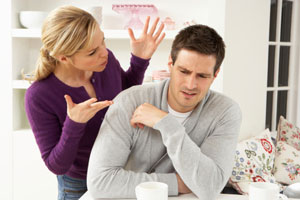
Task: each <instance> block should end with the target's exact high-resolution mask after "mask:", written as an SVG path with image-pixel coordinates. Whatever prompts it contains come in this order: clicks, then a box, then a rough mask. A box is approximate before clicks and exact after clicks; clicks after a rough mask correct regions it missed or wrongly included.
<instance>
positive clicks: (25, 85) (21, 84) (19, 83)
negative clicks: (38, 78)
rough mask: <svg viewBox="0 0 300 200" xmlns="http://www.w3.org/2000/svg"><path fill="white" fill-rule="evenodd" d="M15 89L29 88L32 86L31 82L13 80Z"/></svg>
mask: <svg viewBox="0 0 300 200" xmlns="http://www.w3.org/2000/svg"><path fill="white" fill-rule="evenodd" d="M12 85H13V88H14V89H27V88H28V87H29V86H30V83H29V82H28V81H26V80H13V84H12Z"/></svg>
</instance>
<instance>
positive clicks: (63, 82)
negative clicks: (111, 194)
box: [25, 6, 164, 199]
mask: <svg viewBox="0 0 300 200" xmlns="http://www.w3.org/2000/svg"><path fill="white" fill-rule="evenodd" d="M149 20H150V19H149V17H148V18H147V20H146V23H145V26H144V30H143V32H142V34H141V37H140V38H138V39H136V38H135V37H134V34H133V31H132V30H131V29H129V36H130V38H131V49H132V57H131V62H130V68H129V69H128V70H127V71H126V72H124V71H123V70H122V68H121V66H120V64H119V62H118V61H117V60H116V58H115V57H114V55H113V53H112V52H111V51H110V50H108V49H106V46H105V42H104V35H103V32H102V31H101V30H100V28H99V25H98V24H97V22H96V21H95V19H94V18H93V17H92V16H91V15H90V14H89V13H87V12H85V11H83V10H81V9H79V8H76V7H73V6H63V7H60V8H58V9H55V10H54V11H52V12H51V13H50V14H49V16H48V17H47V19H46V20H45V22H44V24H43V28H42V44H43V46H42V48H41V50H40V56H39V60H38V63H37V69H36V71H35V78H34V81H35V82H34V83H33V84H32V85H31V86H30V87H29V89H28V90H27V92H26V96H25V109H26V113H27V117H28V119H29V122H30V125H31V128H32V130H33V133H34V136H35V139H36V142H37V144H38V146H39V149H40V152H41V155H42V158H43V160H44V162H45V164H46V166H47V167H48V169H49V170H50V171H51V172H53V173H54V174H57V178H58V189H59V192H58V193H59V195H58V199H79V198H80V196H81V195H83V194H84V193H85V191H86V190H87V188H86V174H87V166H88V159H89V155H90V152H91V148H92V146H93V143H94V141H95V138H96V136H97V134H98V130H99V127H100V125H101V123H102V120H103V118H104V115H105V113H106V111H107V106H109V105H111V104H112V103H113V102H112V101H110V100H112V99H113V98H114V97H115V96H116V95H117V94H118V93H119V92H121V91H122V90H124V89H126V88H128V87H130V86H132V85H136V84H141V83H142V80H143V76H144V73H145V70H146V68H147V66H148V64H149V59H150V58H151V56H152V54H153V53H154V51H155V50H156V48H157V46H158V45H159V44H160V42H161V41H162V39H163V38H164V34H161V32H162V30H163V25H161V26H160V27H159V28H158V30H157V32H156V33H155V34H154V31H155V29H156V26H157V23H158V20H159V19H156V21H155V22H154V24H153V26H152V27H151V29H150V31H149V32H148V25H149Z"/></svg>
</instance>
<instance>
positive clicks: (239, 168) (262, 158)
mask: <svg viewBox="0 0 300 200" xmlns="http://www.w3.org/2000/svg"><path fill="white" fill-rule="evenodd" d="M274 158H275V146H274V144H273V142H272V139H271V133H270V131H269V129H266V130H265V131H263V132H262V133H261V134H260V135H258V136H255V137H252V138H250V139H248V140H244V141H241V142H239V143H238V146H237V150H236V154H235V164H234V167H233V171H232V175H231V177H230V179H229V183H231V184H232V186H233V188H235V189H236V190H237V191H238V192H239V193H241V194H247V193H248V188H249V184H250V183H251V182H272V183H275V177H274V176H273V175H272V170H273V165H274Z"/></svg>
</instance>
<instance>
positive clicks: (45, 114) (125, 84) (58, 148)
mask: <svg viewBox="0 0 300 200" xmlns="http://www.w3.org/2000/svg"><path fill="white" fill-rule="evenodd" d="M108 52H109V54H108V63H107V65H106V68H105V70H104V71H102V72H94V73H93V75H92V78H91V83H92V84H93V86H94V89H95V92H96V95H97V98H98V100H99V101H103V100H112V99H113V98H114V97H115V96H116V95H117V94H118V93H120V92H121V91H122V90H124V89H126V88H129V87H131V86H133V85H137V84H141V83H142V81H143V77H144V73H145V71H146V69H147V66H148V65H149V60H144V59H141V58H138V57H136V56H134V55H132V57H131V61H130V68H129V69H128V70H127V71H126V72H124V71H123V69H122V68H121V66H120V64H119V62H118V60H117V59H116V58H115V57H114V55H113V53H112V52H111V51H109V50H108ZM65 94H68V95H70V96H71V97H72V100H73V102H74V103H81V102H83V101H86V100H87V99H89V98H90V97H89V95H88V94H87V92H86V90H85V89H84V87H83V86H82V87H76V88H75V87H70V86H68V85H66V84H64V83H63V82H61V81H60V80H59V79H58V78H56V76H55V75H54V74H53V73H52V74H51V75H49V76H48V77H47V78H46V79H44V80H41V81H37V82H34V83H33V84H32V85H31V86H30V87H29V88H28V90H27V91H26V95H25V110H26V114H27V117H28V120H29V123H30V125H31V128H32V131H33V133H34V136H35V139H36V142H37V144H38V147H39V149H40V152H41V156H42V158H43V160H44V162H45V164H46V166H47V167H48V169H49V170H50V171H52V172H53V173H54V174H66V175H68V176H71V177H73V178H80V179H86V174H87V166H88V160H89V156H90V152H91V149H92V146H93V144H94V141H95V139H96V136H97V134H98V131H99V128H100V125H101V123H102V120H103V118H104V115H105V113H106V111H107V108H106V109H103V110H100V111H99V112H98V113H97V114H96V115H95V116H94V117H93V118H92V119H90V120H89V121H88V122H87V123H77V122H74V121H72V120H71V119H70V118H69V117H68V116H67V105H66V101H65V99H64V95H65Z"/></svg>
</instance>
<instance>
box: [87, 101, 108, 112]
mask: <svg viewBox="0 0 300 200" xmlns="http://www.w3.org/2000/svg"><path fill="white" fill-rule="evenodd" d="M113 103H114V102H113V101H107V100H106V101H99V102H96V103H92V104H91V105H90V106H91V107H92V108H95V110H97V111H99V110H102V109H103V108H106V107H107V106H110V105H112V104H113Z"/></svg>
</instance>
